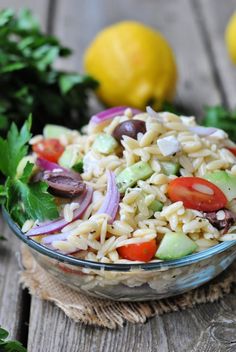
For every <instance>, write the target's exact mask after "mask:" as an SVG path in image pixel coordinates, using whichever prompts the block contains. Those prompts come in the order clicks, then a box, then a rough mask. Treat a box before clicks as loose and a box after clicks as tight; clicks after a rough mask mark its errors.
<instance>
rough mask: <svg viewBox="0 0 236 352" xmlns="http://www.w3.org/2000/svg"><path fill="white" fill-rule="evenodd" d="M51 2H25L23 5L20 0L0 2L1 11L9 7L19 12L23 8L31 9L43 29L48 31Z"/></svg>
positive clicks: (26, 0) (44, 0) (29, 0)
mask: <svg viewBox="0 0 236 352" xmlns="http://www.w3.org/2000/svg"><path fill="white" fill-rule="evenodd" d="M49 1H50V0H40V1H36V0H35V1H32V0H24V2H23V3H22V1H20V0H0V10H1V9H4V8H7V7H10V8H12V9H14V10H17V11H18V10H20V9H21V8H22V7H24V8H29V9H31V10H32V11H33V13H34V14H35V15H36V16H37V17H38V19H39V20H40V23H41V24H42V28H43V29H46V28H47V22H48V8H49Z"/></svg>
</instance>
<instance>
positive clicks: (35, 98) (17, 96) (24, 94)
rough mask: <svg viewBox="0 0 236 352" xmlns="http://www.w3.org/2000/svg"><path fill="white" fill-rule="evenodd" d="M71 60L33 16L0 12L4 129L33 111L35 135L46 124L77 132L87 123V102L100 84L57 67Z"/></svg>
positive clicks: (0, 105) (0, 113)
mask: <svg viewBox="0 0 236 352" xmlns="http://www.w3.org/2000/svg"><path fill="white" fill-rule="evenodd" d="M70 55H71V50H70V49H68V48H67V47H64V46H62V45H61V43H60V42H59V40H58V39H57V38H56V37H53V36H50V35H46V34H44V33H42V31H41V29H40V26H39V23H38V21H37V20H36V19H35V18H34V17H33V15H32V14H31V12H30V11H29V10H27V9H23V10H21V11H20V12H19V14H16V13H15V12H14V11H13V10H11V9H5V10H3V11H0V130H2V134H4V133H3V132H4V131H6V130H7V129H8V128H9V126H10V123H11V121H15V122H16V124H17V125H18V126H19V125H20V124H22V123H23V121H24V117H25V116H28V115H29V114H30V113H31V112H32V113H33V116H34V125H33V131H34V132H36V131H37V132H38V131H41V130H42V128H43V126H44V125H45V123H49V122H51V123H54V124H61V125H67V126H69V127H71V128H78V127H80V126H82V125H83V124H85V123H86V122H87V113H88V111H87V110H88V104H87V98H88V93H89V91H90V90H92V89H94V88H96V87H97V84H98V83H97V82H96V81H95V80H94V79H93V78H92V77H90V76H86V75H81V74H79V73H77V72H64V71H60V70H57V69H55V68H54V63H55V61H56V60H57V59H58V58H66V57H68V56H70Z"/></svg>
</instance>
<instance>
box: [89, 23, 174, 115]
mask: <svg viewBox="0 0 236 352" xmlns="http://www.w3.org/2000/svg"><path fill="white" fill-rule="evenodd" d="M84 65H85V70H86V71H87V72H88V73H89V74H91V75H92V76H93V77H95V78H96V79H97V80H98V81H99V82H100V86H99V88H98V91H97V93H98V96H99V97H100V98H101V100H102V101H103V102H104V103H105V104H106V105H108V106H115V105H128V106H132V107H137V108H140V109H143V108H144V107H145V106H146V105H149V104H150V105H152V106H153V107H155V108H158V107H160V106H161V104H162V102H164V101H171V99H172V98H173V96H174V93H175V89H176V81H177V69H176V63H175V58H174V54H173V51H172V49H171V47H170V45H169V44H168V42H167V40H166V39H165V38H164V37H163V36H162V34H160V33H159V32H157V31H155V30H153V29H151V28H149V27H147V26H144V25H143V24H141V23H138V22H133V21H125V22H120V23H117V24H114V25H112V26H110V27H107V28H105V29H104V30H103V31H102V32H100V33H99V34H98V35H97V36H96V38H95V39H94V41H93V42H92V43H91V45H90V46H89V47H88V49H87V50H86V52H85V57H84Z"/></svg>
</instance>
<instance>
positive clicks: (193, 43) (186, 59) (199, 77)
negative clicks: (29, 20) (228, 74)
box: [54, 0, 221, 114]
mask: <svg viewBox="0 0 236 352" xmlns="http://www.w3.org/2000/svg"><path fill="white" fill-rule="evenodd" d="M192 12H193V11H192V8H191V2H190V1H188V0H177V1H176V0H169V1H165V0H158V1H157V0H148V1H141V0H129V2H127V1H126V0H120V1H119V2H116V1H110V0H97V1H96V0H95V1H94V0H87V1H83V0H79V1H78V0H69V1H64V0H60V1H58V6H57V12H56V21H55V30H54V32H55V33H56V34H57V35H58V36H59V37H60V38H61V39H62V41H63V42H65V43H66V44H67V45H68V46H71V47H72V48H73V49H74V56H73V57H72V58H71V59H70V60H69V61H68V64H67V65H66V66H67V68H70V69H82V66H83V65H82V56H83V52H84V50H85V48H86V47H87V46H88V44H89V43H90V41H91V40H92V39H93V38H94V36H95V35H96V33H97V31H99V30H101V29H102V28H103V27H105V26H107V25H110V24H112V23H114V22H117V21H121V20H126V19H134V20H138V21H141V22H144V23H146V24H148V25H151V26H153V27H154V28H157V29H160V30H161V31H162V33H163V34H164V35H165V36H166V38H167V39H168V40H169V41H170V43H171V45H172V47H173V48H174V51H175V53H176V57H177V63H178V68H179V84H178V100H179V102H180V103H182V104H183V105H184V106H186V107H187V109H188V110H189V111H190V112H191V113H196V114H200V113H201V111H202V106H203V105H205V104H215V103H219V102H220V100H221V98H220V94H219V91H218V89H217V87H216V85H215V82H214V77H213V72H212V67H211V64H210V63H209V61H208V58H207V56H206V52H205V50H204V45H203V42H202V40H201V37H200V34H199V31H198V28H197V23H196V22H197V21H196V17H195V16H194V15H193V13H192Z"/></svg>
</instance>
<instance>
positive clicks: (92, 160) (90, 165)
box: [83, 151, 99, 172]
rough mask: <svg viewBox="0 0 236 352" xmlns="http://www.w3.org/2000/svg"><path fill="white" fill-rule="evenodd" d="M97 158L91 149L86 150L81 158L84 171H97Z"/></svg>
mask: <svg viewBox="0 0 236 352" xmlns="http://www.w3.org/2000/svg"><path fill="white" fill-rule="evenodd" d="M98 161H99V160H98V159H97V158H96V157H95V155H94V154H93V152H92V151H90V152H88V153H87V154H86V155H85V156H84V158H83V169H84V172H90V171H92V172H94V171H95V172H98V171H99V166H98Z"/></svg>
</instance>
